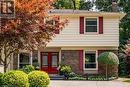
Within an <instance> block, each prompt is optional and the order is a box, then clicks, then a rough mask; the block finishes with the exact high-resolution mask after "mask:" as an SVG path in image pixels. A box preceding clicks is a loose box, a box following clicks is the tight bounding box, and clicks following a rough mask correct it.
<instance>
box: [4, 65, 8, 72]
mask: <svg viewBox="0 0 130 87" xmlns="http://www.w3.org/2000/svg"><path fill="white" fill-rule="evenodd" d="M6 71H7V67H6V64H4V73H6Z"/></svg>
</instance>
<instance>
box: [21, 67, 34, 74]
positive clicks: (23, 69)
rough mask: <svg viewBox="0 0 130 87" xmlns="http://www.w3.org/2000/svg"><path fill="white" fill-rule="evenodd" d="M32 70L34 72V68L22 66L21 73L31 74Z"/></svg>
mask: <svg viewBox="0 0 130 87" xmlns="http://www.w3.org/2000/svg"><path fill="white" fill-rule="evenodd" d="M34 70H35V68H34V66H32V65H26V66H24V67H23V68H22V71H23V72H25V73H27V74H28V73H30V72H32V71H34Z"/></svg>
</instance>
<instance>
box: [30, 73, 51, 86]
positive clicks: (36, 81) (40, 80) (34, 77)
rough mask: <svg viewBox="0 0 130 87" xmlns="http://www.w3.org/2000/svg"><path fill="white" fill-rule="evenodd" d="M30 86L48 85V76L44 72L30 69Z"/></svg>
mask: <svg viewBox="0 0 130 87" xmlns="http://www.w3.org/2000/svg"><path fill="white" fill-rule="evenodd" d="M28 78H29V83H30V87H48V85H49V83H50V78H49V76H48V74H47V73H46V72H43V71H32V72H30V73H29V74H28Z"/></svg>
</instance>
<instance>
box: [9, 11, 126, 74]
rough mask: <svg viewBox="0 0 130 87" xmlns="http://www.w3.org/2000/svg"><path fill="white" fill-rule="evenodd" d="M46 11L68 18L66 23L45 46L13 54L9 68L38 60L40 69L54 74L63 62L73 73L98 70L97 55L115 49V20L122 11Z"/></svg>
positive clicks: (19, 66)
mask: <svg viewBox="0 0 130 87" xmlns="http://www.w3.org/2000/svg"><path fill="white" fill-rule="evenodd" d="M49 14H50V15H59V16H60V20H63V19H66V18H68V19H69V23H68V25H67V26H66V27H65V28H64V29H63V30H62V31H59V32H57V33H56V37H55V38H53V40H52V41H51V42H49V43H48V45H47V47H46V48H45V49H44V48H40V49H38V50H37V51H33V52H31V53H28V52H25V51H23V52H21V53H20V54H18V55H14V57H13V61H12V63H11V68H12V69H18V68H21V67H23V66H24V65H27V64H31V65H32V64H33V63H34V62H38V64H39V66H40V69H41V70H44V71H46V72H48V73H50V74H56V73H58V67H59V65H60V64H61V63H62V62H64V64H66V65H70V66H71V67H72V69H73V71H74V72H76V73H81V74H85V73H98V71H100V68H99V67H98V65H99V64H98V61H97V57H98V55H100V54H101V53H102V52H105V51H112V52H117V50H118V46H119V22H120V20H121V19H122V18H123V17H124V15H125V14H124V13H119V12H91V11H85V10H52V11H50V13H49Z"/></svg>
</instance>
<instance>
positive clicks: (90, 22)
mask: <svg viewBox="0 0 130 87" xmlns="http://www.w3.org/2000/svg"><path fill="white" fill-rule="evenodd" d="M85 32H98V30H97V18H86V19H85Z"/></svg>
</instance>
